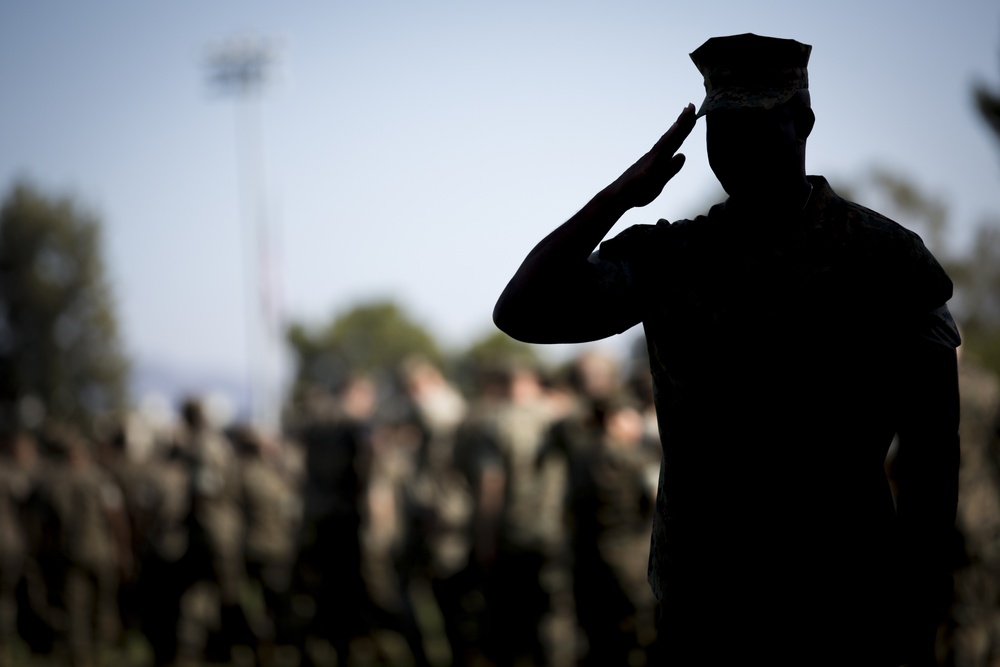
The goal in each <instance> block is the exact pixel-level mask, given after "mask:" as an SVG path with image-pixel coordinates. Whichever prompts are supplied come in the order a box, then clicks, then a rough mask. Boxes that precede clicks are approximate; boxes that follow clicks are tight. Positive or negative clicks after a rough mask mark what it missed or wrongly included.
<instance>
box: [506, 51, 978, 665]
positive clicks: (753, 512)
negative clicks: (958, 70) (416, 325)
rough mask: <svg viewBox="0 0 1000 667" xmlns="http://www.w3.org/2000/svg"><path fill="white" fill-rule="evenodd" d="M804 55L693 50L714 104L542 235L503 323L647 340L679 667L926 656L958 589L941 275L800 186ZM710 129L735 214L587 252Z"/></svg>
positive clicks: (660, 574)
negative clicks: (890, 465)
mask: <svg viewBox="0 0 1000 667" xmlns="http://www.w3.org/2000/svg"><path fill="white" fill-rule="evenodd" d="M810 50H811V47H809V46H808V45H805V44H800V43H798V42H795V41H793V40H782V39H774V38H767V37H758V36H756V35H749V34H748V35H737V36H733V37H723V38H713V39H710V40H708V41H707V42H706V43H705V44H703V45H702V46H701V47H700V48H698V49H697V50H696V51H695V52H694V53H693V54H692V59H693V60H694V62H695V64H696V65H697V66H698V69H699V70H700V71H701V72H702V74H703V75H704V79H705V88H706V91H707V95H706V98H705V101H704V103H703V104H702V107H701V110H700V111H699V112H698V113H697V114H696V113H695V110H694V107H693V106H692V105H689V106H688V107H686V108H685V109H684V110H683V111H682V112H681V114H680V116H679V117H678V119H677V121H676V123H675V124H674V125H673V126H672V127H671V128H670V129H669V130H668V131H667V132H666V133H665V134H664V135H663V137H662V138H661V139H660V140H659V141H658V142H657V143H656V144H655V145H654V146H653V148H652V149H651V150H650V151H649V152H648V153H647V154H646V155H645V156H643V157H642V158H640V159H639V161H638V162H636V163H635V164H634V165H633V166H632V167H630V168H629V169H627V170H626V171H625V172H624V173H623V174H622V175H621V176H620V177H619V178H618V179H617V180H615V181H614V182H613V183H612V184H611V185H610V186H608V187H607V188H605V189H604V190H602V191H601V192H600V193H599V194H597V195H596V196H595V197H594V198H593V199H592V200H591V201H590V202H589V203H588V204H587V205H586V206H584V208H583V209H581V210H580V211H579V212H578V213H577V214H576V215H574V216H573V217H572V218H570V220H569V221H567V222H566V223H565V224H563V225H562V226H560V227H559V228H557V229H556V230H555V231H554V232H552V233H551V234H550V235H548V236H547V237H545V238H544V239H543V240H542V241H541V242H540V243H539V244H538V245H537V246H536V247H535V248H534V249H533V250H532V251H531V252H530V253H529V254H528V256H527V258H526V259H525V260H524V262H523V263H522V264H521V267H520V268H519V269H518V271H517V272H516V274H515V275H514V277H513V278H512V279H511V281H510V283H509V284H508V285H507V288H506V289H505V290H504V292H503V294H502V295H501V297H500V299H499V301H498V303H497V305H496V309H495V311H494V320H495V321H496V323H497V325H498V326H499V327H500V328H501V329H502V330H504V331H505V332H507V333H509V334H510V335H511V336H513V337H515V338H518V339H521V340H524V341H529V342H536V343H567V342H579V341H588V340H595V339H600V338H604V337H607V336H611V335H614V334H616V333H620V332H622V331H625V330H626V329H629V328H630V327H632V326H634V325H636V324H638V323H640V322H641V323H642V324H643V327H644V329H645V333H646V338H647V345H648V348H649V356H650V368H651V371H652V375H653V381H654V383H655V392H656V393H655V395H656V403H657V412H658V422H659V428H660V436H661V441H662V445H663V462H662V467H661V475H660V483H659V493H658V498H657V504H656V512H655V516H654V521H653V539H652V545H651V557H650V582H651V584H652V586H653V589H654V592H655V593H656V595H657V597H658V598H660V600H661V610H662V618H661V623H660V627H659V636H660V639H661V640H662V642H663V648H664V650H665V654H666V657H667V659H670V660H673V662H672V663H671V664H682V665H684V664H694V663H706V662H707V663H715V664H725V663H727V662H744V661H746V660H747V658H749V657H757V658H760V659H762V660H766V661H767V662H768V664H874V665H896V664H900V663H902V662H904V661H905V660H914V661H915V660H918V659H921V660H925V661H926V660H931V659H932V656H931V655H930V652H931V650H932V648H933V642H934V628H935V625H936V621H937V616H938V615H939V614H940V612H941V606H942V603H943V600H944V599H945V598H946V591H947V589H948V587H949V586H950V579H949V573H948V571H947V562H946V561H947V557H946V554H945V552H946V547H945V545H946V544H947V543H948V537H949V536H950V535H951V531H952V530H953V526H954V520H955V505H956V494H957V491H956V484H957V481H956V478H957V466H958V458H959V451H958V434H957V431H958V391H957V381H956V362H955V347H956V345H957V344H958V342H959V341H958V333H957V330H956V328H955V326H954V323H953V320H952V319H951V316H950V315H949V313H948V310H947V308H946V306H945V303H946V302H947V300H948V299H949V298H950V297H951V293H952V285H951V281H950V280H949V279H948V277H947V276H946V275H945V273H944V271H943V270H942V269H941V267H940V266H939V265H938V263H937V262H936V261H935V259H934V258H933V257H932V256H931V254H930V253H929V252H928V251H927V250H926V248H925V247H924V245H923V243H922V242H921V241H920V239H919V238H918V237H917V236H916V235H915V234H913V233H912V232H910V231H908V230H906V229H904V228H903V227H901V226H899V225H897V224H896V223H894V222H892V221H890V220H888V219H886V218H884V217H883V216H881V215H879V214H877V213H874V212H872V211H870V210H868V209H865V208H863V207H861V206H858V205H857V204H853V203H851V202H848V201H845V200H844V199H841V198H840V197H838V196H837V195H836V194H835V193H834V192H833V190H832V189H831V188H830V186H829V184H828V183H827V182H826V180H824V179H823V178H822V177H818V176H807V175H806V171H805V146H806V140H807V138H808V136H809V134H810V132H811V130H812V128H813V124H814V121H815V116H814V114H813V112H812V110H811V108H810V103H809V94H808V90H807V88H808V82H807V72H806V64H807V61H808V57H809V53H810ZM702 115H704V116H706V122H707V127H706V136H707V146H708V157H709V163H710V164H711V166H712V169H713V171H714V172H715V174H716V176H717V177H718V178H719V181H720V182H721V184H722V186H723V188H724V189H725V190H726V192H727V193H728V194H729V199H728V200H727V201H726V202H724V203H722V204H719V205H717V206H715V207H713V208H712V209H711V211H710V212H709V213H708V215H707V216H701V217H698V218H696V219H694V220H681V221H678V222H674V223H668V222H666V221H661V222H660V223H658V224H657V225H636V226H633V227H631V228H629V229H627V230H626V231H625V232H623V233H622V234H620V235H619V236H617V237H616V238H614V239H612V240H609V241H605V242H604V243H603V244H601V246H600V249H599V251H598V252H597V253H594V252H593V251H594V249H595V247H596V246H598V244H599V243H600V242H601V240H602V239H603V237H604V236H605V234H607V232H608V231H609V230H610V229H611V227H612V226H613V225H614V224H615V223H616V222H617V221H618V219H619V218H620V217H621V216H622V215H623V214H624V213H625V212H626V211H628V210H629V209H631V208H634V207H639V206H645V205H647V204H649V203H650V202H652V201H653V200H654V199H656V197H657V196H659V194H660V192H661V191H662V189H663V187H664V186H665V184H666V183H667V181H669V180H670V178H671V177H672V176H673V175H674V174H676V173H677V172H678V170H680V168H681V166H682V165H683V161H684V158H683V156H682V155H679V154H678V155H675V152H676V151H677V150H678V149H679V147H680V145H681V143H682V142H683V140H684V138H685V137H686V136H687V135H688V134H689V132H690V131H691V129H692V127H693V126H694V123H695V120H696V118H697V117H699V116H702ZM894 433H898V434H899V437H900V450H899V458H898V459H897V464H896V472H897V479H898V485H899V505H898V511H897V510H894V507H893V502H892V496H891V494H890V490H889V487H888V484H887V480H886V476H885V471H884V467H883V461H884V459H885V455H886V450H887V448H888V447H889V444H890V441H891V440H892V438H893V434H894Z"/></svg>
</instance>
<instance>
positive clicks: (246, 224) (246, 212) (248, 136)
mask: <svg viewBox="0 0 1000 667" xmlns="http://www.w3.org/2000/svg"><path fill="white" fill-rule="evenodd" d="M274 60H275V58H274V49H273V47H272V45H271V43H270V42H269V41H268V40H266V39H263V38H251V37H247V38H234V39H229V40H226V41H223V42H221V43H219V44H217V45H215V46H214V47H212V49H211V50H210V53H209V57H208V63H207V64H208V70H209V83H210V84H211V85H212V86H213V87H214V88H216V89H217V90H219V91H220V92H221V93H223V94H224V95H227V96H230V97H232V98H234V99H235V100H236V105H235V107H236V147H237V168H238V172H239V178H238V180H239V184H238V187H239V211H240V218H241V227H242V232H243V233H242V234H241V236H242V246H243V255H244V257H243V265H244V272H245V281H244V282H245V299H246V318H247V332H246V338H247V340H246V346H247V390H248V394H247V400H248V405H247V408H248V411H249V418H250V421H251V422H252V423H253V424H255V425H256V426H260V427H264V428H268V429H276V428H277V426H278V422H279V416H280V396H279V389H278V383H279V375H280V372H279V371H280V369H279V367H278V364H279V363H280V355H279V354H278V351H277V350H276V347H277V343H278V340H277V338H278V333H279V332H278V319H279V318H278V312H277V308H278V304H277V296H278V295H277V294H276V291H277V290H276V289H275V277H276V276H274V275H273V271H274V269H275V267H274V265H273V259H274V258H273V256H272V244H271V230H270V225H269V222H268V214H267V201H266V196H265V177H264V152H263V149H262V130H261V118H260V116H261V114H260V97H261V93H262V91H263V89H264V85H265V84H266V82H267V75H268V72H269V70H270V69H271V66H272V64H273V62H274Z"/></svg>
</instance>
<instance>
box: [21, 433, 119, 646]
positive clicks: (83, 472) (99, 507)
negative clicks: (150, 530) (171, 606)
mask: <svg viewBox="0 0 1000 667" xmlns="http://www.w3.org/2000/svg"><path fill="white" fill-rule="evenodd" d="M41 442H42V445H43V449H44V451H45V452H46V454H47V455H48V458H47V460H46V461H45V464H44V465H43V466H42V468H41V470H40V474H39V477H38V486H37V487H36V489H35V492H34V495H33V497H32V498H31V499H30V500H29V507H30V509H29V517H30V519H29V522H28V535H29V544H30V545H31V549H32V553H33V554H34V555H35V558H36V560H37V562H38V564H39V566H40V567H41V570H42V575H43V578H44V586H45V599H46V603H47V606H46V608H45V609H44V611H42V612H41V613H42V615H43V617H44V618H45V619H46V620H47V621H48V623H49V624H50V627H51V628H52V631H53V633H54V648H55V650H56V652H57V655H59V654H60V653H62V652H64V651H65V653H66V657H67V658H68V661H69V663H70V664H72V665H93V664H95V661H96V656H97V648H98V640H104V641H107V640H109V639H111V638H112V637H111V633H112V632H114V630H115V629H116V627H117V626H116V622H117V619H116V616H117V611H116V606H115V600H114V597H115V591H116V584H117V582H116V570H117V564H116V553H115V544H114V537H113V533H112V526H111V520H110V514H111V513H112V512H115V511H120V510H121V508H122V504H123V500H122V494H121V489H120V488H118V486H117V485H115V484H114V483H113V481H112V480H111V479H110V478H109V477H107V476H106V475H105V474H104V473H103V471H101V470H99V469H98V468H97V467H96V466H95V465H94V464H93V463H92V462H91V460H90V456H89V454H88V452H87V449H86V447H87V445H86V443H85V442H84V441H83V440H82V439H81V438H80V437H79V436H78V435H77V434H76V433H75V432H74V431H72V430H71V429H69V428H68V427H63V426H58V425H49V426H47V427H46V428H45V429H44V431H43V433H42V436H41Z"/></svg>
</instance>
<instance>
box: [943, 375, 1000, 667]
mask: <svg viewBox="0 0 1000 667" xmlns="http://www.w3.org/2000/svg"><path fill="white" fill-rule="evenodd" d="M959 382H960V387H961V394H962V428H961V435H962V463H961V468H960V469H959V495H958V520H957V523H956V526H957V531H958V539H959V543H958V544H957V545H956V546H957V549H956V551H957V552H958V553H957V555H958V556H959V561H958V563H957V567H956V572H955V600H954V603H953V605H952V609H951V615H950V619H949V621H950V622H949V624H948V625H947V626H946V627H945V628H944V632H943V633H942V637H941V641H940V642H939V651H938V653H939V660H940V662H939V664H942V665H954V666H955V667H993V666H995V665H997V664H1000V380H998V378H997V376H996V375H995V374H994V373H992V372H991V371H988V370H986V369H985V368H982V367H980V366H978V365H977V364H976V363H975V362H973V361H971V360H966V359H965V358H964V357H963V358H962V360H961V363H960V364H959Z"/></svg>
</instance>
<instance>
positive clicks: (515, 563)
mask: <svg viewBox="0 0 1000 667" xmlns="http://www.w3.org/2000/svg"><path fill="white" fill-rule="evenodd" d="M501 374H502V376H503V380H504V382H505V385H506V386H505V388H504V395H503V396H499V397H487V398H486V399H485V400H483V401H481V402H479V403H478V404H477V405H476V406H475V408H474V409H473V411H472V413H471V414H470V417H469V420H468V422H467V423H466V424H465V425H464V426H463V428H462V430H461V433H460V435H459V440H460V442H459V444H458V445H457V446H458V449H459V452H458V453H457V457H458V459H459V461H460V464H459V465H460V466H462V467H463V468H464V469H466V470H469V473H468V474H469V476H470V478H471V479H473V480H474V488H475V493H476V496H477V508H476V522H475V525H474V531H475V532H476V535H475V556H476V560H477V563H478V564H479V566H480V567H482V568H483V569H484V572H485V595H486V614H485V619H484V627H485V631H486V635H485V637H484V646H485V648H486V654H487V656H488V657H489V658H490V659H491V660H492V661H493V662H495V663H496V664H497V665H500V666H505V665H512V664H514V663H515V662H516V661H519V660H529V661H533V663H534V664H536V665H542V664H547V662H548V660H549V652H550V650H551V647H547V646H546V645H545V641H544V636H543V633H542V631H543V623H544V620H545V619H546V616H547V615H548V614H549V612H550V610H551V599H550V591H549V590H547V588H546V585H545V582H544V581H543V573H544V569H545V567H546V565H548V564H549V563H550V561H551V559H552V556H553V553H554V550H555V547H556V545H555V541H556V540H557V539H558V531H557V528H556V527H557V525H558V524H559V523H560V511H559V507H560V502H561V490H560V488H559V487H558V485H555V484H549V483H548V482H550V481H551V479H550V478H549V477H548V476H547V475H546V474H543V471H542V470H540V469H539V466H538V463H539V454H540V452H541V449H542V444H543V442H544V438H545V434H546V432H547V431H548V429H549V427H550V425H551V422H552V413H551V410H550V409H549V406H548V405H547V404H546V402H545V400H544V395H543V392H542V387H541V384H540V378H539V376H538V374H537V372H536V371H535V370H533V369H530V368H525V367H514V368H507V369H503V370H502V371H501ZM545 470H547V469H545Z"/></svg>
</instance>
